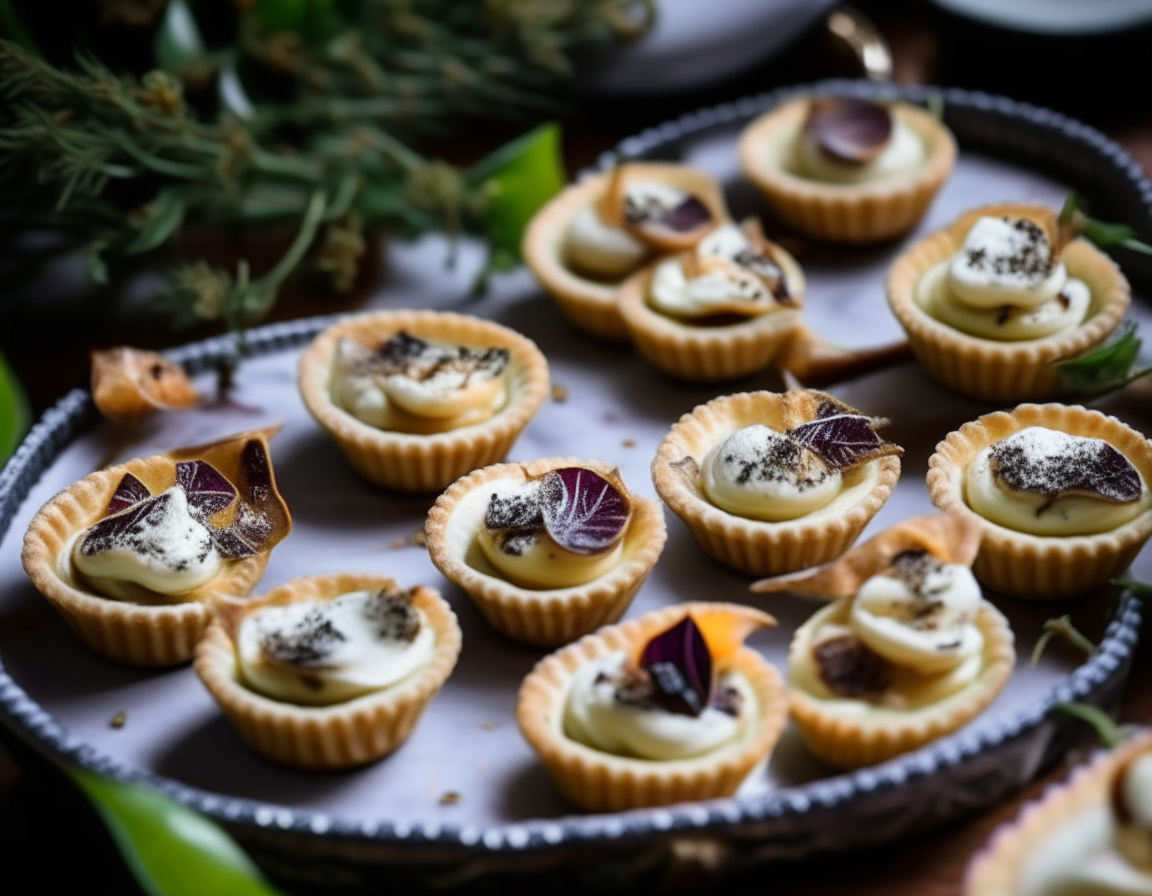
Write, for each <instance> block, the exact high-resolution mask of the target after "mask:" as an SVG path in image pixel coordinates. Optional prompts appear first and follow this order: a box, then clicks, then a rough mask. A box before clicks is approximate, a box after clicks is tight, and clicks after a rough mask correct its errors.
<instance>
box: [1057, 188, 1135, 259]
mask: <svg viewBox="0 0 1152 896" xmlns="http://www.w3.org/2000/svg"><path fill="white" fill-rule="evenodd" d="M1060 223H1061V224H1064V225H1067V226H1069V227H1071V228H1072V229H1073V231H1074V232H1076V233H1082V234H1084V236H1086V237H1088V239H1090V240H1091V241H1092V242H1094V243H1095V244H1096V245H1097V246H1099V247H1100V248H1101V249H1111V248H1113V247H1118V248H1121V249H1129V250H1131V251H1132V252H1139V253H1141V254H1142V255H1152V246H1149V245H1148V244H1147V243H1144V242H1141V241H1140V240H1138V239H1137V238H1136V231H1135V230H1134V229H1133V228H1131V227H1129V226H1128V225H1127V224H1110V223H1108V222H1107V221H1098V220H1097V219H1095V218H1090V217H1088V215H1087V214H1086V213H1085V211H1084V197H1082V196H1081V195H1080V194H1079V193H1076V192H1072V193H1069V194H1068V198H1067V199H1065V200H1064V207H1063V208H1062V209H1060Z"/></svg>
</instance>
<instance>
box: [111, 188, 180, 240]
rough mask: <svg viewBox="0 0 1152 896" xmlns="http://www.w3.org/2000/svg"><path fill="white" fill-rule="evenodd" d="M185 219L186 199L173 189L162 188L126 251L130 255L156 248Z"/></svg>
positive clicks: (149, 206) (150, 204)
mask: <svg viewBox="0 0 1152 896" xmlns="http://www.w3.org/2000/svg"><path fill="white" fill-rule="evenodd" d="M183 221H184V200H183V199H181V198H180V197H179V196H178V195H177V194H176V193H175V191H173V190H161V191H160V193H159V195H157V196H156V198H155V199H153V200H152V202H151V203H149V205H148V215H147V217H146V218H145V219H144V221H143V222H142V223H141V224H140V225H139V227H138V230H137V232H136V236H135V237H134V238H133V240H132V242H130V243H129V244H128V246H127V247H126V248H125V250H124V251H125V252H126V253H128V254H129V255H138V254H140V253H141V252H148V251H150V250H152V249H155V248H156V247H157V246H159V245H160V244H161V243H165V242H167V241H168V238H169V237H170V236H172V234H173V233H175V232H176V230H177V228H179V227H180V225H181V224H182V223H183Z"/></svg>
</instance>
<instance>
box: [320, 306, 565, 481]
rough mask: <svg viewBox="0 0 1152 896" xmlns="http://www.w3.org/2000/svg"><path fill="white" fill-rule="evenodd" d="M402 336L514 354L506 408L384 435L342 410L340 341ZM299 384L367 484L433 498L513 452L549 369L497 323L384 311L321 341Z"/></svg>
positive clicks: (354, 320)
mask: <svg viewBox="0 0 1152 896" xmlns="http://www.w3.org/2000/svg"><path fill="white" fill-rule="evenodd" d="M402 330H403V331H406V332H408V333H410V334H411V335H413V336H417V337H419V338H421V339H428V340H440V341H443V342H448V343H452V344H459V345H467V346H472V347H476V348H504V349H508V351H509V352H510V353H511V358H510V362H509V365H508V369H507V372H506V373H505V377H506V382H507V390H508V399H507V402H506V404H505V406H504V407H503V408H502V409H501V410H500V411H498V412H497V413H496V415H495V416H493V417H492V418H491V419H489V420H486V421H484V422H483V423H477V424H474V425H472V426H465V427H461V428H460V429H456V430H452V431H450V432H444V433H437V434H435V435H414V434H411V433H402V432H390V431H386V430H381V429H377V428H376V427H374V426H369V425H368V424H367V423H364V422H363V421H361V420H358V419H357V418H356V417H354V416H353V415H352V414H350V413H348V412H347V411H345V410H344V409H343V408H341V407H339V406H337V405H336V403H335V402H334V401H333V399H332V373H333V369H334V364H335V358H336V348H337V344H338V343H339V341H340V340H341V339H351V340H353V341H356V342H359V343H361V344H363V345H365V346H368V347H370V348H375V347H377V346H379V345H380V344H382V343H384V342H386V341H387V340H388V339H390V338H391V337H392V336H395V335H396V334H397V333H399V332H401V331H402ZM299 385H300V394H301V395H302V396H303V398H304V404H305V405H306V406H307V408H308V410H309V412H310V413H311V414H312V416H313V417H315V418H316V421H317V422H318V423H319V424H320V425H321V426H323V427H324V428H325V429H326V430H328V432H329V433H330V434H331V436H332V437H333V438H334V439H335V440H336V442H337V444H338V445H339V446H340V448H341V450H342V451H343V452H344V455H345V456H346V457H347V458H348V462H349V463H350V464H351V465H352V466H353V468H355V469H356V471H357V472H359V473H360V474H361V475H362V476H363V477H364V478H365V479H367V480H368V481H369V482H373V483H375V484H376V485H382V486H384V487H386V488H390V489H394V490H396V491H403V492H430V491H437V490H439V489H442V488H444V487H445V486H446V485H448V483H450V482H452V481H454V480H455V479H457V478H458V477H460V476H462V475H463V474H465V473H467V472H469V471H471V470H475V469H477V468H478V467H483V466H485V465H486V464H491V463H494V462H496V461H498V460H501V459H502V458H503V457H504V455H505V454H507V453H508V451H509V449H510V448H511V447H512V444H513V443H514V442H515V441H516V439H517V437H518V436H519V435H520V433H521V432H522V431H523V429H524V427H525V426H527V425H528V422H529V421H530V420H531V419H532V417H533V416H534V415H535V414H536V412H537V411H538V410H539V409H540V405H541V404H542V403H543V402H544V399H545V397H546V396H547V394H548V362H547V361H546V360H545V359H544V356H543V355H542V354H541V353H540V350H539V349H538V348H537V347H536V344H535V343H534V342H532V340H530V339H528V338H527V337H525V336H521V335H520V334H519V333H516V332H515V331H513V330H510V329H508V328H507V327H502V326H500V325H499V324H495V323H492V322H491V321H486V320H481V319H480V318H477V317H469V316H467V315H463V314H451V313H447V312H436V311H379V312H375V313H372V314H362V315H357V316H355V317H350V318H347V319H345V320H343V321H341V322H340V323H338V324H335V325H333V326H331V327H329V328H328V329H327V330H325V331H324V332H323V333H321V334H320V335H319V336H317V337H316V339H315V341H313V343H312V345H311V346H309V347H308V349H307V350H306V351H305V352H304V354H303V356H301V358H300V367H299Z"/></svg>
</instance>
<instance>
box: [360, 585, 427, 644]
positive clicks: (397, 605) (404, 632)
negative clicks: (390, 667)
mask: <svg viewBox="0 0 1152 896" xmlns="http://www.w3.org/2000/svg"><path fill="white" fill-rule="evenodd" d="M364 618H365V619H367V620H368V622H370V623H371V624H372V630H373V632H374V633H375V635H376V637H377V638H379V639H380V640H382V641H407V642H409V643H411V642H412V641H414V640H415V639H416V636H417V635H418V634H420V615H419V614H418V613H417V612H416V608H415V607H413V606H412V592H411V591H400V590H399V589H392V590H388V589H381V590H380V591H378V592H376V594H375V595H374V596H373V598H372V599H371V600H369V601H368V602H367V603H366V604H365V605H364Z"/></svg>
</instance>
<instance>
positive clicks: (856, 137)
mask: <svg viewBox="0 0 1152 896" xmlns="http://www.w3.org/2000/svg"><path fill="white" fill-rule="evenodd" d="M804 129H805V130H806V131H807V132H808V133H809V134H811V135H812V137H813V138H814V139H815V141H816V145H817V146H819V147H820V149H821V150H822V151H823V152H825V153H827V154H828V155H829V156H831V157H832V158H834V159H837V160H839V161H841V162H847V163H848V164H850V165H863V164H865V163H867V162H870V161H872V160H873V159H874V158H876V157H877V156H878V155H879V154H880V152H881V151H882V150H883V149H884V147H885V146H886V145H887V144H888V141H889V140H890V139H891V137H892V113H891V112H889V111H888V109H887V107H885V106H881V105H879V104H877V103H870V102H868V101H867V100H859V99H847V98H845V99H825V100H816V101H814V102H813V103H812V108H811V112H810V113H809V115H808V121H807V122H806V123H805V125H804Z"/></svg>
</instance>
